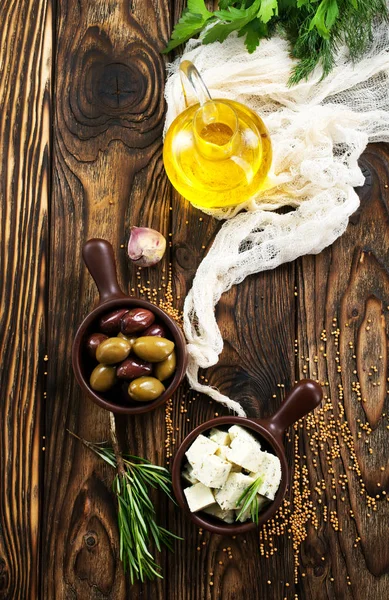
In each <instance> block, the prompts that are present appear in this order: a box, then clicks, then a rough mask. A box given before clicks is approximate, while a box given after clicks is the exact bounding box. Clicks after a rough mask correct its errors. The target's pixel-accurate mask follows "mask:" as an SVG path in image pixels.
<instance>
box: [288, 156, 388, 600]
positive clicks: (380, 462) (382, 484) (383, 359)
mask: <svg viewBox="0 0 389 600" xmlns="http://www.w3.org/2000/svg"><path fill="white" fill-rule="evenodd" d="M361 163H362V165H363V167H364V169H365V175H366V177H367V179H366V184H365V186H364V187H363V188H362V189H361V190H360V197H361V206H360V209H359V210H358V211H357V213H356V214H354V215H353V216H352V217H351V219H350V224H349V226H348V228H347V231H346V233H345V234H344V235H343V236H342V237H341V238H340V239H339V240H337V241H336V242H335V243H334V244H333V246H332V247H330V248H328V249H327V250H325V251H324V252H323V253H322V254H320V255H319V256H317V257H304V258H303V259H301V260H300V261H299V262H298V289H299V298H298V299H299V303H298V304H299V305H298V324H297V337H298V340H299V347H300V353H299V357H298V358H299V360H298V362H299V364H298V374H299V375H300V376H301V375H302V374H303V371H302V368H301V367H302V364H303V362H304V361H303V360H302V359H301V355H303V356H305V357H309V358H310V360H309V366H308V373H309V372H310V373H312V372H314V373H315V374H316V376H318V377H319V378H320V379H324V380H325V381H328V384H329V385H328V386H327V387H326V388H325V390H326V392H325V393H327V394H328V398H329V399H330V400H331V402H332V405H333V406H334V411H337V403H338V402H339V400H341V402H342V404H343V405H344V410H345V415H344V418H343V417H342V415H341V414H340V413H341V411H339V413H338V416H339V418H340V419H341V421H342V422H343V421H346V422H347V423H348V429H349V430H350V434H351V437H352V439H353V443H354V446H355V453H356V461H355V463H353V461H352V460H351V459H350V451H349V448H348V445H347V443H343V444H342V442H341V446H340V459H339V460H334V461H332V462H331V464H329V463H328V461H327V460H326V457H325V451H324V452H321V453H320V455H319V462H320V469H321V473H322V477H323V478H324V479H325V481H326V490H325V495H324V499H323V502H325V504H326V506H327V507H328V512H330V511H332V510H334V511H336V512H337V513H338V517H339V521H340V528H341V529H340V530H338V531H337V530H336V529H334V528H333V527H332V526H331V524H330V523H329V522H327V523H323V522H320V524H319V529H318V531H314V530H313V529H312V530H310V535H309V537H308V539H307V540H306V542H305V543H304V545H303V547H302V553H303V555H304V557H305V561H306V566H307V567H308V568H307V569H306V574H307V576H306V577H305V578H304V579H300V584H299V586H298V588H297V590H296V591H297V593H298V595H299V598H300V597H301V598H318V599H320V600H324V599H326V600H327V599H332V598H350V599H351V598H352V599H353V600H354V599H357V598H374V599H377V600H378V599H380V598H387V597H388V595H389V574H388V573H389V554H388V546H387V543H386V541H385V539H387V535H388V531H389V503H388V502H387V496H386V492H387V491H389V490H388V483H389V482H388V474H389V470H388V466H389V465H388V452H387V443H388V427H387V426H388V419H387V416H386V415H387V411H388V391H387V390H388V381H387V377H388V372H387V369H388V363H387V343H388V332H389V313H388V310H389V306H388V305H389V302H388V300H389V278H388V269H389V254H388V247H389V246H388V243H389V239H388V236H389V230H388V207H389V194H388V183H389V168H388V165H389V152H388V147H387V146H386V147H385V146H384V145H381V146H380V145H375V146H371V147H369V148H368V149H367V151H366V152H365V153H364V155H363V157H362V159H361ZM334 318H336V319H337V321H336V323H337V324H336V325H335V326H334V321H333V319H334ZM337 328H338V329H339V331H340V335H339V345H338V346H337V347H336V346H334V344H333V343H330V341H329V338H330V337H331V333H332V332H334V331H335V330H336V329H337ZM323 330H326V332H327V340H328V341H327V344H326V348H327V349H326V353H327V358H326V359H325V360H324V359H323V356H322V355H321V354H320V346H322V345H323V342H322V338H321V332H322V331H323ZM336 352H338V353H339V354H336ZM315 355H316V356H319V362H318V364H314V363H313V357H314V356H315ZM306 360H307V359H306V358H305V364H307V362H306ZM355 383H359V384H360V391H361V397H360V398H359V397H358V394H357V393H356V389H357V388H356V386H355ZM339 386H341V388H340V389H341V390H342V394H341V396H342V395H343V398H342V397H341V396H340V394H339ZM366 427H367V428H368V430H369V431H370V432H371V433H369V435H365V434H364V431H366ZM303 451H304V452H307V453H309V447H308V443H307V438H306V437H305V445H304V450H303ZM308 458H309V456H308ZM354 464H357V466H358V469H359V470H360V474H359V475H358V474H357V472H356V471H355V470H354V468H353V466H354ZM317 476H318V474H317V472H315V469H312V467H311V469H310V480H311V489H312V488H313V487H314V484H313V482H315V481H316V479H317ZM339 477H347V485H346V486H345V488H344V489H343V491H340V487H339V485H337V486H336V488H335V489H333V488H332V485H331V484H332V481H333V479H334V478H335V479H336V480H337V481H338V480H339ZM361 489H363V492H362V493H361ZM366 496H370V497H372V498H375V499H376V510H374V509H373V508H372V507H371V508H369V507H368V505H367V502H366ZM350 511H352V513H353V515H354V516H353V518H350ZM357 538H360V540H359V541H358V543H357V544H355V540H356V539H357ZM322 556H324V561H323V560H322ZM348 578H349V580H348ZM331 579H332V580H331ZM348 581H349V583H348Z"/></svg>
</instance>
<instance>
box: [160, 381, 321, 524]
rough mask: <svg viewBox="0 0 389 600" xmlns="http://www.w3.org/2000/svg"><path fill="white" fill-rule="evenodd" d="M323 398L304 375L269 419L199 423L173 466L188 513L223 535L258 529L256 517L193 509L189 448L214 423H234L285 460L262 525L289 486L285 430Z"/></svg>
mask: <svg viewBox="0 0 389 600" xmlns="http://www.w3.org/2000/svg"><path fill="white" fill-rule="evenodd" d="M322 398H323V392H322V389H321V387H320V386H319V385H318V384H317V383H315V382H314V381H312V380H310V379H303V380H301V381H300V382H299V383H297V384H296V385H295V387H294V388H293V389H292V390H291V391H290V392H289V394H288V395H287V397H286V398H285V400H284V401H283V403H282V404H281V406H280V408H279V409H278V411H277V412H276V413H275V414H274V415H273V416H272V417H270V418H269V419H253V418H245V417H218V418H217V419H211V420H210V421H207V422H206V423H203V424H202V425H199V427H196V429H194V430H193V431H191V433H190V434H189V435H187V437H186V438H185V439H184V441H183V442H182V444H181V446H180V447H179V449H178V451H177V454H176V456H175V458H174V462H173V469H172V480H173V490H174V494H175V496H176V498H177V501H178V504H179V505H180V506H181V508H182V509H183V510H184V512H185V513H186V514H187V515H188V517H189V518H190V519H192V521H193V522H194V523H196V525H198V526H199V527H202V528H203V529H207V530H208V531H211V532H212V533H218V534H220V535H236V534H237V533H245V532H246V531H250V530H251V529H255V528H256V527H257V525H256V524H255V523H254V522H253V521H247V522H245V523H231V524H229V523H223V521H220V520H219V519H217V518H216V517H212V516H211V515H207V514H206V513H202V512H201V511H200V512H198V513H192V512H190V510H189V508H188V504H187V502H186V498H185V495H184V491H183V490H184V488H185V487H186V485H185V482H184V480H183V479H182V477H181V472H182V470H183V467H184V465H185V463H186V456H185V452H186V451H187V450H188V448H189V446H190V445H191V444H192V443H193V442H194V440H195V439H196V438H197V436H198V435H200V433H202V434H204V435H206V434H207V431H209V430H210V429H212V427H220V426H222V427H224V428H226V427H230V426H231V425H235V424H237V425H241V426H242V427H244V428H245V429H250V430H251V432H252V433H254V434H255V435H256V437H257V438H258V440H259V441H260V442H261V446H262V447H263V448H264V449H265V450H267V451H268V452H272V453H273V454H275V455H276V456H278V458H279V459H280V462H281V483H280V487H279V488H278V491H277V493H276V496H275V498H274V500H273V502H272V503H271V504H270V505H268V507H267V508H266V509H265V510H264V511H263V512H262V513H260V514H259V522H258V525H262V524H263V523H264V522H265V521H267V520H268V519H271V518H272V517H273V515H274V514H275V512H276V511H277V510H278V508H279V507H280V505H281V503H282V501H283V499H284V496H285V493H286V489H287V487H288V483H289V468H288V463H287V460H286V455H285V448H284V444H283V434H284V432H285V430H286V429H287V428H288V427H289V426H290V425H291V424H292V423H294V422H295V421H298V420H299V419H301V417H303V416H304V415H306V414H307V413H309V412H310V411H311V410H313V409H314V408H316V406H318V405H319V404H320V402H321V401H322Z"/></svg>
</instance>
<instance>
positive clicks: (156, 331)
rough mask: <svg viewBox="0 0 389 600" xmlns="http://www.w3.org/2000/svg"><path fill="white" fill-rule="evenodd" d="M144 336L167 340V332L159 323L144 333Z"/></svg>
mask: <svg viewBox="0 0 389 600" xmlns="http://www.w3.org/2000/svg"><path fill="white" fill-rule="evenodd" d="M142 335H151V336H155V337H163V338H165V337H167V331H166V329H165V327H164V326H163V325H159V323H154V324H153V325H151V326H150V327H148V328H147V329H146V331H144V332H143V333H142Z"/></svg>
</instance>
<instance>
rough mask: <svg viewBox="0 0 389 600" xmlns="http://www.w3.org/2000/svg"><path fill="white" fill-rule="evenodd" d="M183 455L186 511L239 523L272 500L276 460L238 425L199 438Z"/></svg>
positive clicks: (277, 480)
mask: <svg viewBox="0 0 389 600" xmlns="http://www.w3.org/2000/svg"><path fill="white" fill-rule="evenodd" d="M185 455H186V458H187V461H188V462H187V463H186V465H185V467H184V469H183V471H182V477H183V479H184V480H185V481H186V482H187V483H188V484H189V485H188V486H187V487H186V488H185V489H184V494H185V497H186V501H187V503H188V507H189V510H190V511H191V512H199V511H202V512H204V513H206V514H207V515H211V516H213V517H216V518H217V519H220V520H222V521H225V522H226V523H234V522H241V523H243V522H245V521H247V520H249V519H254V518H255V517H254V516H253V515H255V514H256V515H258V513H259V512H261V511H262V510H263V509H264V508H265V506H267V505H268V504H269V503H270V502H272V501H273V500H274V498H275V495H276V492H277V490H278V488H279V485H280V482H281V463H280V460H279V458H278V457H277V456H275V455H274V454H272V453H270V452H267V451H266V450H263V449H262V448H261V443H260V442H259V440H258V439H257V438H256V437H255V435H253V434H252V433H250V431H248V430H247V429H245V428H244V427H241V426H240V425H232V426H231V427H229V428H228V430H226V431H224V430H222V429H217V428H214V429H211V430H210V432H209V435H207V436H206V435H199V436H198V437H197V438H196V439H195V441H194V442H193V444H192V445H191V446H190V447H189V449H188V450H187V452H186V453H185ZM245 507H246V508H245Z"/></svg>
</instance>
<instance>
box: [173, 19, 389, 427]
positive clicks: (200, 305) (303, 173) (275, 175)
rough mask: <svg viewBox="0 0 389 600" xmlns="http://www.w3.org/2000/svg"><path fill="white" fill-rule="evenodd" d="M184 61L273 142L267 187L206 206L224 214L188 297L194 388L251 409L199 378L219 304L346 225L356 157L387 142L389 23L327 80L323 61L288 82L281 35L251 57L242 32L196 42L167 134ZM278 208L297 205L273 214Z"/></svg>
mask: <svg viewBox="0 0 389 600" xmlns="http://www.w3.org/2000/svg"><path fill="white" fill-rule="evenodd" d="M180 60H191V61H192V62H194V63H195V65H196V66H197V68H198V70H199V71H200V74H201V76H202V78H203V79H204V82H205V84H206V85H207V87H208V89H209V91H210V93H211V95H212V96H213V97H214V98H230V99H233V100H237V101H239V102H242V103H243V104H246V105H247V106H249V107H250V108H252V109H253V110H255V111H256V112H257V113H258V114H259V115H260V116H261V117H262V119H263V120H264V122H265V124H266V126H267V128H268V130H269V133H270V136H271V140H272V145H273V164H272V169H271V173H270V181H271V183H270V185H269V189H267V190H266V191H262V192H261V193H259V194H258V195H257V196H256V197H255V198H251V199H250V200H249V201H248V202H245V203H243V204H241V205H239V206H237V207H236V208H233V209H217V210H207V211H205V212H207V213H208V214H212V215H214V216H215V217H216V218H218V219H227V221H226V222H225V223H224V225H223V226H222V228H221V229H220V231H219V233H218V234H217V236H216V238H215V241H214V243H213V245H212V247H211V249H210V250H209V252H208V254H207V256H206V257H205V258H204V259H203V261H202V262H201V264H200V266H199V268H198V270H197V273H196V275H195V278H194V281H193V286H192V289H191V290H190V292H189V294H188V296H187V297H186V300H185V304H184V330H185V335H186V338H187V341H188V352H189V366H188V371H187V376H188V379H189V383H190V385H191V387H192V388H194V389H195V390H197V391H199V392H203V393H206V394H208V395H209V396H211V397H212V398H213V399H214V400H216V401H218V402H221V403H223V404H225V405H226V406H227V407H228V408H230V409H231V410H234V411H235V412H236V413H237V414H239V415H242V416H245V412H244V410H243V408H242V407H241V406H240V404H239V402H238V401H237V400H233V399H230V398H228V397H227V396H225V395H223V394H221V393H220V392H219V391H218V390H217V389H215V388H212V387H210V386H206V385H202V384H200V383H199V381H198V370H199V368H204V369H206V368H208V367H210V366H212V365H215V364H216V363H217V362H218V358H219V355H220V353H221V352H222V350H223V339H222V336H221V334H220V331H219V328H218V325H217V322H216V318H215V306H216V304H217V303H218V301H219V299H220V297H221V295H222V294H223V293H224V292H226V291H227V290H229V289H230V288H231V287H232V286H233V285H235V284H237V283H240V282H241V281H243V280H244V279H245V277H247V275H251V274H253V273H258V272H260V271H265V270H267V269H274V268H275V267H277V266H278V265H280V264H282V263H285V262H288V261H292V260H294V259H296V258H298V257H299V256H302V255H304V254H317V253H319V252H321V250H323V248H325V247H326V246H329V245H330V244H332V243H333V242H334V240H336V238H338V237H339V236H340V235H342V233H343V232H344V230H345V229H346V226H347V223H348V219H349V216H350V215H351V214H352V213H353V212H354V211H355V210H356V208H357V207H358V204H359V200H358V196H357V194H356V193H355V191H354V189H353V187H356V186H360V185H362V184H363V181H364V177H363V175H362V172H361V170H360V168H359V166H358V162H357V161H358V158H359V156H360V155H361V154H362V152H363V150H364V149H365V147H366V144H367V143H368V142H377V141H389V89H388V82H389V28H388V27H387V25H382V26H378V27H377V28H376V30H375V35H374V40H373V41H372V44H371V48H370V49H369V51H368V52H367V53H366V55H365V57H364V58H363V59H362V60H361V61H360V62H358V63H357V64H356V65H353V64H352V63H351V62H350V61H349V60H348V54H347V49H346V48H340V49H339V53H338V58H337V62H336V66H335V68H334V70H333V71H332V72H331V73H330V75H329V76H328V77H327V78H326V79H324V80H323V81H321V80H320V79H321V70H320V68H317V69H316V70H315V72H314V73H313V75H312V77H311V78H310V79H309V80H308V81H303V82H301V83H299V84H298V85H296V86H294V87H291V88H290V87H288V83H287V82H288V78H289V76H290V72H291V69H292V67H293V65H294V61H293V60H292V59H291V58H290V56H289V45H288V43H287V42H286V41H285V40H283V39H281V38H279V37H274V38H272V39H270V40H263V41H261V43H260V46H259V48H258V49H257V50H256V51H255V52H254V53H253V54H248V52H247V51H246V49H245V47H244V45H243V42H242V39H241V38H237V37H236V36H230V37H229V38H227V40H226V41H225V42H223V44H220V43H218V42H216V43H214V44H210V45H206V46H202V45H201V44H200V43H199V42H198V41H197V40H190V41H189V42H188V44H187V46H186V48H185V52H184V55H183V57H182V58H181V59H179V60H177V61H176V62H175V63H173V64H171V65H169V76H168V80H167V84H166V92H165V94H166V100H167V117H166V123H165V131H166V129H167V128H168V127H169V125H170V123H171V122H172V120H173V119H174V118H175V117H176V116H177V115H178V114H179V113H180V112H181V111H182V110H184V109H185V103H184V97H183V94H182V87H181V81H180V76H179V73H178V67H179V62H180ZM281 206H291V207H294V208H295V210H292V211H290V212H288V213H287V214H283V215H280V214H278V213H276V212H271V211H274V209H276V208H279V207H281ZM242 211H245V212H242Z"/></svg>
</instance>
